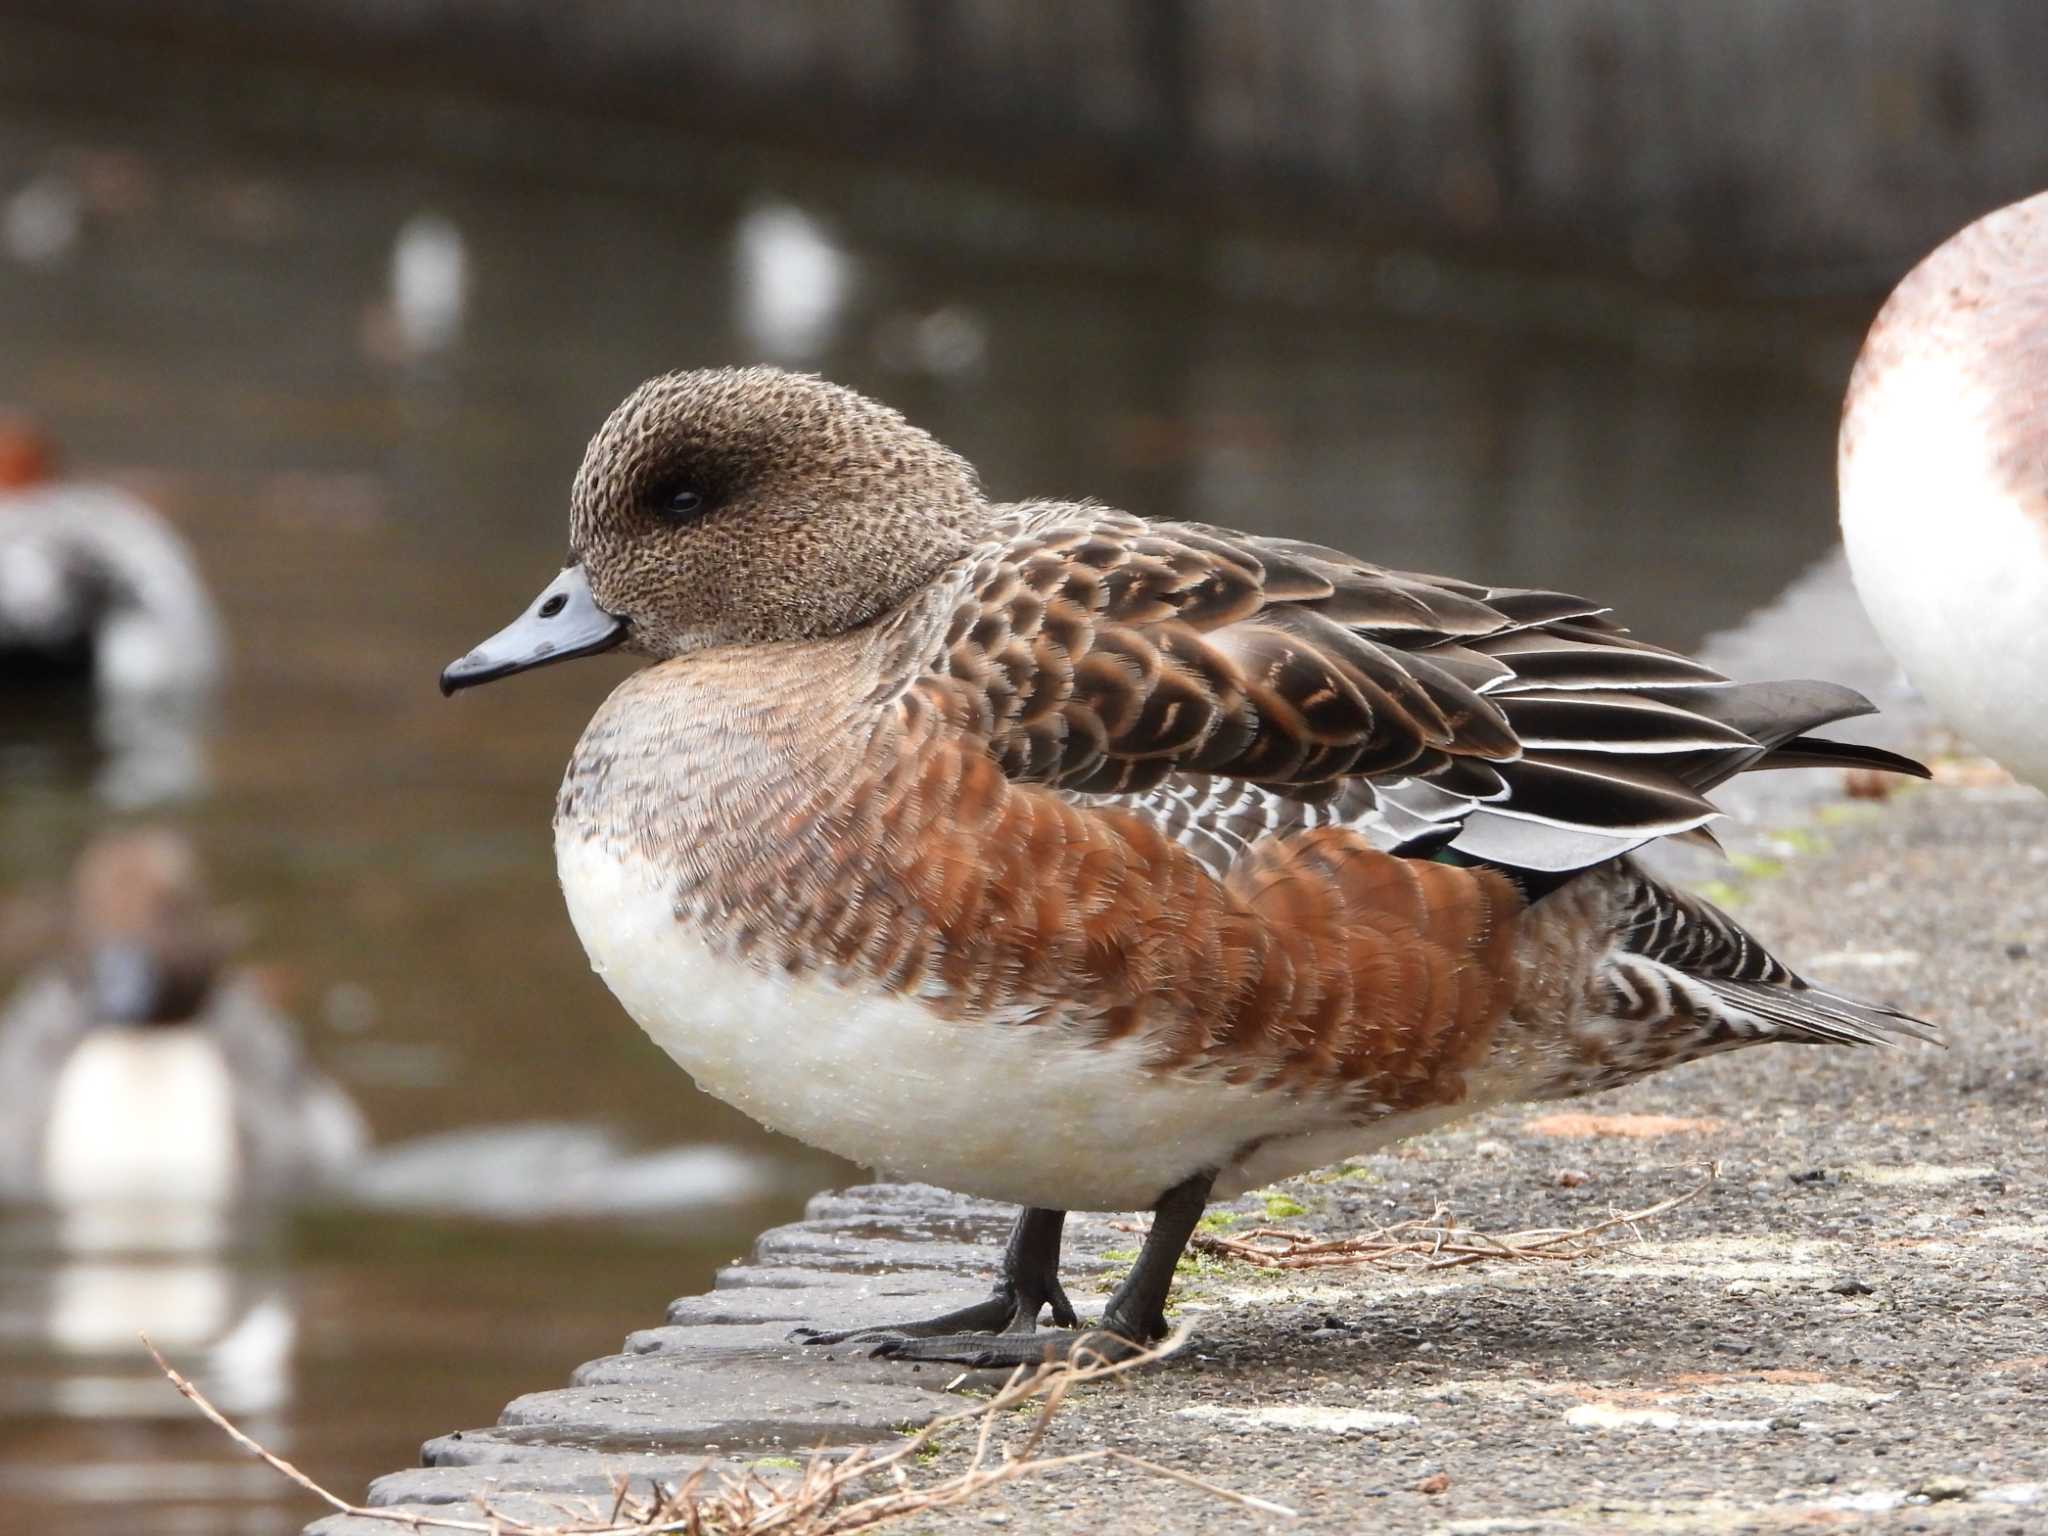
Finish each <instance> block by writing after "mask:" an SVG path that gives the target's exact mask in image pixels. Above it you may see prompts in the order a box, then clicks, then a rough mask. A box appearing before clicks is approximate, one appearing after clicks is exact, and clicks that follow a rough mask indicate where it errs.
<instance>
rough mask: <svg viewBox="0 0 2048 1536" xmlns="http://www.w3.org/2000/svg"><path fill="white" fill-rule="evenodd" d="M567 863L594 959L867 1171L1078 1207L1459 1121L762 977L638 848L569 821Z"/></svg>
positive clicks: (743, 1084) (740, 1081)
mask: <svg viewBox="0 0 2048 1536" xmlns="http://www.w3.org/2000/svg"><path fill="white" fill-rule="evenodd" d="M556 860H557V865H558V868H559V870H560V873H561V878H562V890H563V894H564V896H565V897H566V899H567V902H568V907H569V916H570V919H571V920H572V921H573V922H574V924H575V926H576V932H577V933H578V935H579V936H580V937H581V938H582V940H583V947H584V949H585V950H586V951H587V952H588V953H589V955H590V961H591V965H592V966H593V968H594V969H595V970H596V971H597V973H598V974H599V975H600V976H602V977H603V978H604V980H605V984H606V985H607V986H609V987H610V988H611V989H612V991H613V993H614V994H616V995H617V997H618V999H619V1001H620V1002H621V1003H622V1004H624V1006H625V1009H626V1011H627V1012H628V1013H629V1014H631V1015H632V1016H633V1018H634V1019H635V1020H636V1021H637V1022H638V1023H639V1024H640V1026H641V1027H642V1028H643V1029H645V1030H646V1031H647V1033H648V1034H649V1035H650V1036H651V1037H652V1038H653V1039H654V1041H655V1043H656V1044H658V1045H659V1046H661V1048H662V1049H663V1050H665V1051H667V1052H668V1053H669V1055H670V1056H672V1057H674V1058H675V1060H676V1061H677V1062H678V1063H679V1064H680V1065H681V1066H682V1067H683V1068H684V1069H685V1070H686V1071H687V1072H689V1074H690V1075H691V1077H693V1078H694V1079H695V1080H696V1082H697V1085H698V1086H699V1087H700V1088H702V1089H704V1091H705V1092H707V1093H710V1094H712V1095H713V1096H715V1097H717V1098H720V1099H723V1100H724V1101H725V1102H727V1103H728V1104H731V1105H734V1106H735V1107H736V1108H739V1109H741V1110H744V1111H745V1112H746V1113H747V1114H749V1115H751V1116H752V1117H753V1118H754V1119H756V1120H758V1121H760V1122H761V1123H762V1124H763V1125H766V1126H769V1127H771V1128H772V1129H774V1130H778V1131H782V1132H784V1133H786V1134H788V1135H791V1136H794V1137H797V1138H798V1139H799V1140H802V1141H805V1142H808V1143H810V1144H811V1145H813V1146H817V1147H822V1148H825V1149H826V1150H828V1151H831V1152H835V1153H837V1154H839V1155H840V1156H841V1157H845V1158H848V1159H850V1160H851V1161H853V1162H856V1163H859V1164H861V1165H863V1166H865V1167H869V1168H874V1169H877V1170H879V1171H881V1172H883V1173H887V1174H890V1175H893V1176H895V1177H899V1178H913V1179H922V1180H925V1181H927V1182H929V1183H933V1184H940V1185H944V1186H945V1187H946V1188H949V1189H955V1190H959V1191H961V1192H962V1193H965V1194H971V1195H980V1196H983V1197H985V1198H988V1199H993V1200H1005V1201H1013V1202H1015V1203H1017V1204H1020V1205H1040V1206H1051V1207H1055V1208H1058V1209H1062V1210H1135V1209H1139V1208H1142V1207H1145V1206H1149V1205H1150V1204H1151V1203H1152V1202H1153V1201H1155V1200H1156V1199H1157V1198H1158V1197H1159V1196H1160V1195H1161V1194H1163V1193H1164V1192H1165V1191H1166V1190H1168V1189H1169V1188H1171V1187H1172V1186H1173V1185H1175V1184H1177V1183H1179V1182H1180V1181H1181V1180H1182V1179H1185V1178H1187V1177H1188V1176H1189V1175H1190V1174H1193V1173H1195V1172H1197V1171H1199V1170H1201V1169H1204V1168H1220V1169H1222V1170H1224V1174H1223V1177H1222V1178H1221V1179H1220V1180H1219V1183H1218V1193H1219V1194H1223V1195H1227V1194H1231V1193H1235V1192H1238V1191H1241V1190H1243V1189H1246V1188H1250V1187H1254V1186H1256V1185H1258V1184H1261V1183H1265V1182H1268V1181H1270V1180H1272V1179H1275V1178H1279V1177H1283V1176H1285V1175H1287V1174H1291V1173H1299V1172H1302V1171H1304V1170H1306V1169H1308V1168H1313V1167H1319V1166H1322V1165H1324V1164H1327V1163H1330V1162H1334V1161H1337V1160H1338V1159H1340V1158H1342V1157H1344V1156H1347V1155H1350V1154H1353V1153H1357V1152H1360V1151H1363V1150H1366V1149H1368V1148H1370V1147H1373V1146H1376V1145H1380V1144H1383V1143H1385V1142H1387V1141H1391V1140H1394V1139H1396V1138H1397V1137H1399V1136H1402V1135H1407V1134H1410V1133H1411V1132H1413V1131H1416V1130H1420V1129H1423V1128H1425V1127H1426V1126H1427V1125H1431V1124H1440V1123H1442V1122H1443V1121H1445V1120H1447V1119H1450V1118H1453V1117H1454V1116H1455V1115H1456V1114H1457V1113H1461V1112H1462V1111H1461V1110H1443V1111H1429V1112H1424V1113H1419V1114H1414V1115H1401V1116H1390V1117H1388V1118H1385V1119H1382V1120H1380V1121H1377V1122H1375V1123H1374V1124H1372V1125H1370V1126H1366V1127H1359V1126H1357V1125H1355V1124H1353V1123H1352V1121H1351V1118H1350V1117H1349V1116H1348V1115H1343V1114H1340V1113H1339V1112H1338V1110H1337V1108H1336V1107H1335V1106H1334V1105H1332V1104H1330V1103H1328V1102H1327V1101H1321V1100H1311V1099H1304V1098H1302V1097H1299V1096H1297V1095H1294V1094H1290V1093H1281V1092H1276V1091H1272V1090H1261V1089H1256V1088H1251V1087H1246V1086H1242V1085H1232V1084H1230V1083H1227V1082H1225V1081H1224V1080H1223V1079H1222V1077H1221V1075H1220V1074H1215V1073H1205V1074H1195V1075H1180V1076H1161V1075H1159V1074H1156V1073H1152V1072H1148V1071H1147V1070H1145V1068H1144V1066H1143V1055H1144V1046H1143V1044H1142V1043H1141V1042H1137V1041H1122V1042H1117V1043H1115V1044H1112V1045H1110V1046H1107V1047H1099V1046H1091V1045H1087V1044H1085V1043H1082V1042H1081V1041H1080V1040H1079V1039H1078V1038H1077V1037H1076V1036H1075V1035H1074V1034H1072V1033H1070V1032H1068V1031H1066V1030H1064V1029H1063V1028H1062V1027H1061V1026H1060V1025H1059V1024H1058V1023H1056V1022H1052V1021H1047V1020H1042V1019H1041V1020H1035V1021H1032V1022H1019V1021H1008V1022H1005V1021H989V1022H981V1021H976V1022H968V1021H961V1020H957V1019H947V1018H942V1017H940V1016H939V1015H938V1014H937V1013H935V1012H934V1011H933V1010H932V1009H931V1008H930V1007H929V1006H928V1005H927V1004H925V1003H924V1002H922V1001H920V1000H918V999H917V998H914V997H907V996H895V995H890V994H886V993H883V992H881V991H879V990H865V989H861V988H857V987H854V986H848V985H841V984H838V983H835V982H832V981H827V980H822V979H818V978H815V977H812V978H795V977H790V976H787V975H785V974H782V973H780V972H774V973H770V972H766V971H761V970H756V969H754V968H753V967H751V966H749V965H747V964H745V963H744V962H740V961H735V960H730V959H727V958H724V957H722V956H720V955H718V954H716V953H714V952H713V951H712V950H711V949H710V948H709V947H708V946H707V945H706V944H705V943H704V942H703V941H702V940H701V939H700V938H698V937H697V936H696V934H695V933H693V932H692V931H691V930H690V929H689V928H688V927H687V926H685V925H684V924H682V923H680V922H678V921H677V919H676V918H675V916H674V914H673V913H672V911H671V910H670V904H669V901H668V898H667V897H666V895H665V894H664V893H663V886H664V885H665V883H666V882H664V881H663V880H661V879H660V878H659V876H658V872H656V871H655V870H653V869H651V868H650V867H649V866H648V865H647V864H646V863H645V862H644V861H642V860H640V859H639V858H638V857H636V856H632V855H621V854H617V853H615V852H613V851H612V850H609V849H607V848H605V847H604V846H602V845H601V844H600V843H598V842H596V841H585V840H584V839H582V838H581V837H579V836H578V835H576V834H575V833H574V832H573V831H572V830H569V829H563V830H562V831H560V832H558V835H557V838H556Z"/></svg>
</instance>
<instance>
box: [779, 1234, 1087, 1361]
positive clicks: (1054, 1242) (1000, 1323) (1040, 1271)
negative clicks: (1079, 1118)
mask: <svg viewBox="0 0 2048 1536" xmlns="http://www.w3.org/2000/svg"><path fill="white" fill-rule="evenodd" d="M1066 1222H1067V1213H1066V1212H1065V1211H1048V1210H1042V1209H1040V1208H1038V1207H1036V1206H1027V1207H1026V1208H1025V1209H1024V1210H1023V1211H1021V1212H1019V1213H1018V1216H1017V1225H1016V1226H1014V1227H1012V1228H1011V1229H1010V1241H1009V1243H1008V1245H1007V1246H1005V1248H1004V1249H1003V1269H1002V1273H1001V1274H1000V1275H999V1276H998V1277H997V1279H996V1286H995V1290H994V1291H992V1292H991V1293H990V1294H989V1297H988V1299H987V1300H986V1301H977V1302H975V1303H974V1304H973V1305H972V1306H968V1307H961V1308H959V1309H958V1310H957V1311H953V1312H945V1313H941V1314H940V1315H939V1316H937V1317H927V1318H923V1319H921V1320H920V1321H918V1322H914V1323H896V1324H893V1325H888V1326H884V1327H879V1328H841V1329H836V1330H830V1331H828V1330H825V1329H819V1328H799V1329H797V1330H796V1331H795V1332H794V1333H792V1334H791V1335H790V1337H791V1338H792V1339H796V1340H799V1341H801V1342H803V1343H805V1344H849V1343H862V1344H865V1343H871V1342H873V1343H881V1342H885V1341H889V1340H894V1339H922V1338H931V1337H936V1336H953V1335H959V1334H969V1335H979V1334H1004V1333H1014V1334H1029V1333H1031V1332H1032V1331H1033V1330H1034V1329H1036V1328H1037V1327H1038V1314H1039V1312H1040V1311H1041V1310H1043V1309H1044V1308H1046V1307H1051V1308H1052V1320H1053V1322H1054V1323H1056V1324H1058V1325H1059V1326H1060V1327H1062V1328H1071V1327H1073V1326H1074V1325H1075V1323H1076V1322H1078V1321H1079V1319H1078V1318H1076V1317H1075V1315H1074V1306H1073V1303H1072V1302H1070V1301H1068V1300H1067V1293H1066V1290H1065V1288H1064V1287H1062V1286H1061V1284H1060V1232H1061V1230H1062V1229H1063V1228H1064V1227H1065V1226H1066ZM881 1352H882V1351H880V1350H878V1351H877V1353H881Z"/></svg>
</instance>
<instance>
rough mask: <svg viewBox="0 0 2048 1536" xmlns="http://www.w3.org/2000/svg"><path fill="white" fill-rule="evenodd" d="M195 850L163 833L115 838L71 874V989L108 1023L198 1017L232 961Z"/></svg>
mask: <svg viewBox="0 0 2048 1536" xmlns="http://www.w3.org/2000/svg"><path fill="white" fill-rule="evenodd" d="M227 950H228V936H227V931H226V927H225V925H224V924H223V923H222V921H221V920H220V919H219V918H218V917H217V916H216V915H215V913H214V912H213V910H212V908H211V906H210V905H209V903H208V900H207V892H206V882H205V877H204V874H203V872H202V871H201V869H200V866H199V858H198V855H197V854H196V853H195V852H194V851H193V849H192V845H191V844H190V843H189V842H187V841H186V840H185V839H184V838H183V837H180V836H179V835H178V834H177V833H175V832H171V831H169V830H167V829H165V828H161V827H143V828H136V829H133V830H128V831H121V832H114V833H109V834H108V835H106V836H104V837H102V838H100V839H99V840H98V841H96V842H94V843H93V844H92V845H91V846H90V847H88V848H87V849H86V851H85V853H84V854H83V855H82V856H81V857H80V859H79V861H78V868H77V870H76V872H75V873H74V874H73V877H72V891H71V945H70V955H69V965H70V970H71V977H72V983H73V985H74V986H75V987H77V989H78V991H79V994H80V995H81V996H82V997H83V998H85V999H86V1001H87V1002H88V1003H89V1004H90V1006H91V1009H92V1012H93V1014H94V1016H95V1017H96V1018H98V1019H99V1020H100V1021H101V1022H103V1023H119V1024H136V1025H156V1024H177V1023H182V1022H184V1021H186V1020H189V1019H191V1018H192V1017H193V1015H194V1014H196V1013H197V1012H198V1011H199V1009H200V1007H201V1006H202V1004H204V1002H205V1000H206V996H207V994H208V992H210V991H211V990H212V987H213V982H214V977H215V973H216V972H217V971H218V970H219V968H220V965H221V962H222V961H223V960H224V959H225V958H226V954H227Z"/></svg>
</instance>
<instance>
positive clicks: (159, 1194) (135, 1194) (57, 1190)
mask: <svg viewBox="0 0 2048 1536" xmlns="http://www.w3.org/2000/svg"><path fill="white" fill-rule="evenodd" d="M240 1164H241V1157H240V1152H239V1148H238V1145H237V1141H236V1135H235V1112H234V1084H233V1080H232V1079H231V1077H230V1076H229V1073H228V1067H227V1063H226V1062H225V1061H224V1060H223V1059H222V1058H221V1054H220V1050H219V1048H218V1046H217V1045H216V1044H215V1042H214V1041H213V1039H212V1038H211V1037H209V1036H207V1035H205V1034H203V1033H201V1032H200V1031H198V1030H194V1029H182V1028H175V1027H169V1028H163V1029H134V1028H116V1027H106V1028H102V1029H99V1030H96V1031H95V1032H94V1033H92V1034H90V1035H88V1036H86V1038H85V1039H84V1040H82V1041H81V1042H80V1043H79V1045H78V1048H77V1049H76V1050H74V1051H73V1052H72V1053H71V1056H70V1058H69V1059H68V1060H67V1061H66V1062H65V1063H64V1066H63V1069H62V1070H61V1071H60V1072H59V1074H58V1076H57V1081H56V1085H55V1087H54V1089H53V1091H52V1094H51V1101H50V1117H49V1125H48V1129H47V1130H46V1131H45V1133H44V1138H43V1177H44V1185H45V1188H46V1189H47V1191H48V1194H49V1197H50V1199H51V1201H52V1202H53V1203H56V1204H58V1205H85V1204H94V1203H100V1202H110V1201H119V1202H128V1203H137V1204H141V1203H147V1202H153V1201H166V1202H174V1203H194V1204H209V1203H217V1202H224V1201H226V1200H228V1199H231V1198H232V1197H233V1195H234V1193H235V1190H236V1187H237V1185H238V1184H239V1182H240V1177H241V1166H240Z"/></svg>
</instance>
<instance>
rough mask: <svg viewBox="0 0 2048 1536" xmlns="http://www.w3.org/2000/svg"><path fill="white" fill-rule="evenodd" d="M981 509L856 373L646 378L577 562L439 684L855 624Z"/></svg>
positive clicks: (963, 537)
mask: <svg viewBox="0 0 2048 1536" xmlns="http://www.w3.org/2000/svg"><path fill="white" fill-rule="evenodd" d="M984 515H985V504H984V502H983V500H982V495H981V487H980V485H979V484H978V482H977V481H976V479H975V475H974V471H973V469H972V468H970V467H969V466H968V464H967V463H966V461H965V460H963V459H961V458H960V457H959V455H957V454H955V453H953V452H951V451H950V450H949V449H947V448H945V447H944V446H943V445H941V444H940V443H938V442H937V441H936V440H934V439H933V438H932V437H930V436H929V435H928V434H926V433H924V432H921V431H919V430H918V429H917V428H916V427H913V426H912V425H910V423H909V422H907V421H905V420H904V419H903V418H902V417H901V416H900V415H898V414H897V413H896V412H895V411H892V410H890V409H889V408H888V407H887V406H885V405H880V404H878V403H876V402H875V401H873V400H869V399H867V398H866V397H865V396H862V395H858V394H855V393H854V392H853V391H852V390H849V389H841V388H840V387H839V386H837V385H835V384H828V383H826V382H825V381H824V380H823V379H819V378H815V377H812V376H810V375H807V374H795V373H785V372H783V371H781V370H780V369H775V368H720V369H706V370H702V371H699V372H694V373H672V374H667V375H665V376H663V377H661V378H658V379H651V380H649V381H648V382H647V383H645V384H643V385H641V386H640V387H639V388H638V389H636V390H634V391H633V393H632V394H631V395H629V396H627V397H626V400H625V403H624V404H622V405H620V406H619V408H618V409H617V410H615V411H613V412H612V414H611V418H610V419H609V420H608V421H606V422H605V424H604V425H603V426H602V427H601V428H599V429H598V433H597V435H596V436H595V437H594V438H592V439H591V440H590V447H589V448H588V450H587V451H586V452H585V453H584V456H583V467H582V469H580V470H579V471H578V472H577V475H576V484H575V489H574V491H573V492H572V495H571V501H570V511H569V562H568V564H567V566H565V567H564V569H563V570H562V572H561V574H560V575H559V576H557V577H556V578H555V579H554V581H552V582H551V583H549V585H548V586H547V588H546V589H545V590H544V591H542V593H541V594H540V596H539V597H538V598H536V599H535V600H534V602H533V603H532V605H531V606H530V607H529V608H528V609H527V611H526V612H525V613H524V614H522V615H521V616H520V617H519V618H518V619H516V620H514V621H513V622H512V623H511V624H510V625H508V626H507V627H506V628H505V629H503V630H501V631H499V632H498V633H497V634H495V635H493V636H492V637H491V638H490V639H488V640H486V641H485V642H484V643H483V644H482V645H480V646H478V647H477V648H476V649H475V650H473V651H471V652H470V653H469V654H468V655H467V656H465V657H463V658H462V659H461V660H460V661H457V662H456V663H455V664H454V665H452V666H450V667H449V668H448V669H447V670H446V671H444V672H443V673H442V674H441V687H442V691H443V692H448V693H452V692H454V691H455V690H456V689H457V688H465V687H469V686H472V685H474V684H477V683H485V682H489V681H491V680H492V679H494V678H499V677H504V676H507V675H509V674H511V673H513V672H521V671H525V670H526V669H527V668H529V667H536V666H541V665H543V664H545V663H547V662H551V661H562V660H566V659H567V658H568V657H571V656H581V655H587V654H589V653H590V652H592V651H598V650H607V649H610V648H611V647H613V646H624V647H625V648H627V649H629V650H634V651H639V652H641V653H643V654H646V655H649V656H655V657H671V656H684V655H688V654H689V653H691V652H693V651H700V650H704V649H706V648H709V647H712V646H729V645H750V644H759V643H764V642H771V641H778V640H803V639H817V638H822V637H825V636H829V635H836V634H841V633H844V632H845V631H848V630H852V629H858V628H859V627H861V626H862V625H865V624H867V623H870V622H871V621H873V620H874V619H876V618H878V617H880V616H881V615H883V614H885V613H888V612H890V611H891V610H892V609H894V608H896V607H898V606H900V605H901V604H902V603H903V602H904V601H905V600H906V599H907V598H909V597H910V596H911V595H912V594H913V593H915V592H917V591H918V590H919V589H920V588H921V587H923V586H924V584H925V583H926V582H928V581H929V580H930V579H931V578H932V577H933V576H934V575H935V574H937V572H939V571H940V570H942V569H943V568H944V567H945V566H946V565H948V564H949V563H951V562H952V561H954V560H956V559H958V558H959V557H960V556H961V555H962V554H963V553H965V552H966V551H967V550H968V549H969V548H970V547H971V546H972V544H973V541H974V538H975V536H976V533H977V531H978V529H979V526H980V522H981V519H982V518H983V516H984Z"/></svg>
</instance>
